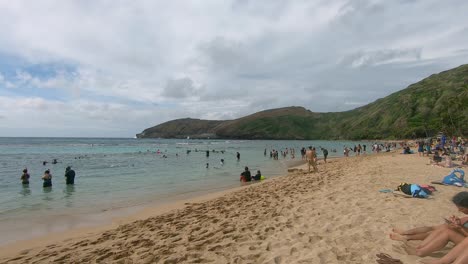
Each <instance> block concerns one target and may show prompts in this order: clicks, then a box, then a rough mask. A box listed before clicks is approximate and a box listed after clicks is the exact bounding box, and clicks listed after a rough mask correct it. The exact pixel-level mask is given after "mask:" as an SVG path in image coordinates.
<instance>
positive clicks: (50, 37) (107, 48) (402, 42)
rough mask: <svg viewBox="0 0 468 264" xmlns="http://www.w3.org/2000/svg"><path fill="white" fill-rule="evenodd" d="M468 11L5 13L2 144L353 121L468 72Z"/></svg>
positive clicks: (348, 8) (357, 2) (349, 4)
mask: <svg viewBox="0 0 468 264" xmlns="http://www.w3.org/2000/svg"><path fill="white" fill-rule="evenodd" d="M467 14H468V1H466V0H447V1H440V0H419V1H418V0H392V1H388V0H323V1H322V0H297V1H279V0H278V1H272V0H198V1H195V0H194V1H189V0H184V1H182V0H174V1H167V0H166V1H153V0H148V1H123V0H122V1H120V0H115V1H114V0H107V1H100V0H99V1H97V0H76V1H71V0H70V1H57V0H56V1H48V0H39V1H21V0H14V1H10V0H0V136H85V137H92V136H95V137H100V136H110V137H133V136H134V135H135V134H136V133H139V132H141V131H142V130H143V129H144V128H147V127H150V126H153V125H156V124H159V123H161V122H165V121H168V120H172V119H176V118H185V117H192V118H202V119H232V118H238V117H241V116H244V115H247V114H250V113H254V112H257V111H260V110H265V109H271V108H277V107H285V106H304V107H306V108H307V109H310V110H311V111H314V112H327V111H344V110H349V109H353V108H355V107H358V106H361V105H364V104H367V103H370V102H372V101H374V100H376V99H378V98H382V97H385V96H387V95H389V94H390V93H392V92H395V91H398V90H401V89H403V88H405V87H407V86H408V85H409V84H411V83H414V82H417V81H418V80H420V79H422V78H424V77H427V76H429V75H430V74H432V73H436V72H440V71H443V70H447V69H450V68H453V67H456V66H458V65H461V64H466V63H468V15H467Z"/></svg>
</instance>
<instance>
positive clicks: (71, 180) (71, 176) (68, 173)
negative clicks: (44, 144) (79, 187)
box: [65, 166, 75, 185]
mask: <svg viewBox="0 0 468 264" xmlns="http://www.w3.org/2000/svg"><path fill="white" fill-rule="evenodd" d="M65 180H66V184H67V185H68V184H72V185H73V184H75V171H74V170H72V168H71V167H70V166H68V167H67V168H66V169H65Z"/></svg>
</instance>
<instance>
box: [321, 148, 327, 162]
mask: <svg viewBox="0 0 468 264" xmlns="http://www.w3.org/2000/svg"><path fill="white" fill-rule="evenodd" d="M321 149H322V153H323V161H325V163H327V157H328V150H327V149H325V148H321Z"/></svg>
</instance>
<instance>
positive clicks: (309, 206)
mask: <svg viewBox="0 0 468 264" xmlns="http://www.w3.org/2000/svg"><path fill="white" fill-rule="evenodd" d="M452 139H453V138H452ZM421 142H422V151H420V150H421V148H420V146H421ZM427 146H429V148H427ZM359 149H360V151H359ZM467 149H468V146H467V141H466V140H464V139H461V138H460V139H459V138H456V139H455V141H452V140H451V141H450V142H447V141H446V142H444V141H443V140H442V138H435V139H433V140H428V139H426V140H408V141H388V142H377V143H368V146H364V145H361V146H359V145H356V147H354V146H352V147H350V146H343V149H342V151H343V155H344V158H342V159H333V160H327V159H326V156H327V155H326V154H328V151H329V150H327V149H324V148H321V147H320V146H318V147H317V148H315V149H314V146H310V147H309V146H307V147H304V148H302V149H301V150H300V154H301V156H302V158H303V159H304V162H305V165H303V166H300V167H298V168H295V169H291V172H290V173H289V174H288V175H287V176H284V177H278V178H273V179H269V180H267V181H259V183H258V184H254V185H250V184H246V185H245V186H243V187H241V188H239V189H237V190H234V191H231V192H226V193H223V194H221V195H219V196H215V198H209V199H208V200H190V201H187V202H185V203H184V205H182V206H180V207H176V208H175V209H172V210H171V211H165V212H162V213H161V212H160V211H158V210H155V211H154V212H151V213H147V214H145V215H144V217H142V218H137V219H138V221H134V220H131V221H129V222H124V223H123V224H121V225H119V226H118V227H117V228H115V226H114V227H112V228H110V229H106V231H102V232H97V233H89V234H88V233H86V232H81V235H79V236H78V235H77V236H75V237H71V238H70V237H67V236H63V237H62V238H59V239H57V240H55V241H54V240H47V239H45V240H44V241H42V240H41V241H39V242H38V243H36V244H34V245H35V246H34V247H32V248H29V246H25V245H28V243H29V242H28V243H26V244H25V243H18V244H17V245H13V246H12V247H9V248H5V249H3V251H2V249H1V248H0V257H1V258H0V262H1V261H6V262H11V263H48V262H57V263H87V262H95V263H100V262H104V263H201V262H212V263H354V264H357V263H360V264H361V263H375V262H376V261H377V263H418V262H423V263H456V264H460V263H468V217H466V216H463V215H458V213H457V211H459V212H460V213H461V214H468V192H467V191H465V190H466V189H465V188H466V187H467V185H466V183H465V184H464V185H461V186H460V185H455V184H454V185H450V184H444V182H443V181H440V184H441V185H437V187H436V188H437V190H436V191H433V193H432V194H431V195H430V196H428V197H426V196H422V195H421V196H419V195H414V194H413V193H412V192H414V190H413V189H412V188H413V187H418V186H419V185H418V184H414V183H415V182H417V183H426V182H430V181H431V180H436V178H435V177H437V179H441V178H442V177H444V176H445V175H447V174H450V173H451V171H452V170H453V169H454V168H456V170H459V171H461V170H463V169H464V168H465V167H466V164H465V162H466V157H467V153H466V152H467ZM273 151H274V152H277V153H279V155H282V156H283V157H291V156H292V155H295V152H296V151H295V150H293V149H291V148H290V149H288V150H285V149H283V150H272V153H271V158H272V159H273V158H275V154H274V152H273ZM335 151H337V150H335V149H331V150H330V152H335ZM338 151H341V150H338ZM371 151H372V152H373V153H375V154H376V155H368V153H370V152H371ZM298 152H299V151H298ZM346 152H347V155H345V154H346ZM418 153H419V154H418ZM436 153H438V154H439V156H440V157H441V159H440V160H439V159H437V160H434V156H436V157H437V154H436ZM263 154H264V155H268V152H267V150H265V151H264V153H263ZM411 154H412V155H411ZM260 155H261V154H260ZM279 155H278V156H279ZM447 157H450V159H451V160H452V164H451V167H450V168H449V167H447V166H445V165H446V159H447ZM243 176H244V177H245V176H246V174H244V175H243ZM247 177H248V176H247ZM258 177H261V174H259V172H257V174H256V175H254V176H252V177H251V178H252V179H253V180H255V179H257V178H258ZM460 179H461V180H464V179H463V177H462V176H461V177H460ZM405 181H406V182H411V183H410V184H406V185H405V184H400V183H402V182H405ZM398 184H400V185H398ZM242 185H244V184H242ZM397 185H398V187H401V188H397V189H398V191H396V190H395V188H394V187H396V186H397ZM420 185H421V186H422V184H420ZM384 187H388V188H391V189H390V192H389V193H387V192H379V191H385V189H383V190H382V188H384ZM405 187H407V188H408V191H409V192H410V194H405V192H404V191H405ZM419 187H420V186H419ZM419 194H421V193H419ZM406 198H413V199H406ZM418 198H424V199H418ZM443 218H445V219H443ZM385 231H387V232H385ZM385 233H386V234H385ZM31 245H32V244H31ZM385 253H387V254H385ZM394 257H395V258H394ZM376 258H377V260H376Z"/></svg>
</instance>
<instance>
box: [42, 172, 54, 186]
mask: <svg viewBox="0 0 468 264" xmlns="http://www.w3.org/2000/svg"><path fill="white" fill-rule="evenodd" d="M42 179H43V180H44V183H43V184H42V187H44V188H46V187H52V174H50V170H46V171H45V172H44V176H42Z"/></svg>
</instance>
